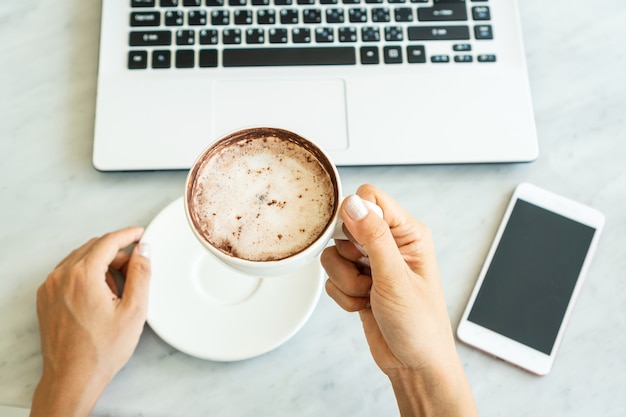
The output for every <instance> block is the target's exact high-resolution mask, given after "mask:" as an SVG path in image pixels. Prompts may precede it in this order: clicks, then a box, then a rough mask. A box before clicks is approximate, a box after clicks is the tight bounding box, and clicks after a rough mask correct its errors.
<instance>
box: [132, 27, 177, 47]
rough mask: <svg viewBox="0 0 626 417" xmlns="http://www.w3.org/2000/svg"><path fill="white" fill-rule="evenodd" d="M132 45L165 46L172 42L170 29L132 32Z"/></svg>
mask: <svg viewBox="0 0 626 417" xmlns="http://www.w3.org/2000/svg"><path fill="white" fill-rule="evenodd" d="M129 44H130V46H164V45H171V44H172V32H170V31H169V30H153V31H137V32H130V42H129Z"/></svg>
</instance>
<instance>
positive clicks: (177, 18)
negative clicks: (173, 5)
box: [165, 10, 185, 26]
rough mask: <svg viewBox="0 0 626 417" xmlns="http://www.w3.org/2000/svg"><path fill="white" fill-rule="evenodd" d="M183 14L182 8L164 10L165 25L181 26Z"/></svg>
mask: <svg viewBox="0 0 626 417" xmlns="http://www.w3.org/2000/svg"><path fill="white" fill-rule="evenodd" d="M184 19H185V15H184V14H183V11H182V10H168V11H166V12H165V26H182V25H183V21H184Z"/></svg>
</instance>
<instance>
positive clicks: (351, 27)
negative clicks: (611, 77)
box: [93, 0, 538, 171]
mask: <svg viewBox="0 0 626 417" xmlns="http://www.w3.org/2000/svg"><path fill="white" fill-rule="evenodd" d="M259 125H264V126H274V127H281V128H285V129H289V130H292V131H294V132H297V133H299V134H301V135H303V136H305V137H307V138H309V139H311V140H313V141H315V142H317V143H318V144H319V145H321V146H322V147H323V148H324V149H325V150H327V151H328V152H329V153H330V155H331V157H332V158H333V160H334V161H335V163H336V164H337V165H341V166H349V165H390V164H394V165H396V164H439V163H477V162H519V161H531V160H533V159H535V158H536V157H537V155H538V145H537V138H536V131H535V125H534V118H533V111H532V103H531V97H530V90H529V84H528V76H527V71H526V66H525V58H524V50H523V46H522V39H521V30H520V24H519V18H518V12H517V3H516V0H471V1H470V0H439V1H437V0H103V1H102V27H101V37H100V61H99V73H98V96H97V106H96V121H95V139H94V152H93V163H94V166H95V167H96V168H97V169H100V170H103V171H109V170H155V169H186V168H189V167H190V165H191V163H192V162H193V161H194V159H195V157H196V156H197V155H198V153H199V152H200V151H201V150H202V149H203V148H204V147H206V146H208V145H209V144H210V143H211V142H212V141H213V140H215V139H216V138H218V137H219V136H221V135H223V134H225V133H228V132H230V131H232V130H235V129H239V128H243V127H250V126H259Z"/></svg>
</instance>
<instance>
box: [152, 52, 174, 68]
mask: <svg viewBox="0 0 626 417" xmlns="http://www.w3.org/2000/svg"><path fill="white" fill-rule="evenodd" d="M170 62H171V52H170V51H160V50H155V51H152V68H157V69H159V68H169V67H170V65H171V64H170Z"/></svg>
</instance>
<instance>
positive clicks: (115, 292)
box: [105, 271, 120, 297]
mask: <svg viewBox="0 0 626 417" xmlns="http://www.w3.org/2000/svg"><path fill="white" fill-rule="evenodd" d="M105 281H106V283H107V285H108V286H109V289H110V290H111V292H112V293H113V295H115V296H116V297H119V296H120V289H119V287H118V286H117V282H115V276H114V275H113V273H112V272H111V271H107V273H106V278H105Z"/></svg>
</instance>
